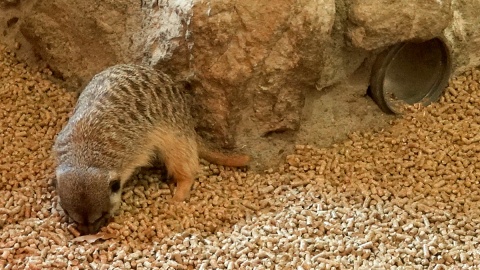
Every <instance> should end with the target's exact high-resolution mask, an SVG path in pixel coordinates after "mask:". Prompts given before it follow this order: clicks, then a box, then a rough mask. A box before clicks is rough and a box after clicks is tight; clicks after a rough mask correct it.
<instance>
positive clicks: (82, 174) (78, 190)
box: [56, 166, 122, 234]
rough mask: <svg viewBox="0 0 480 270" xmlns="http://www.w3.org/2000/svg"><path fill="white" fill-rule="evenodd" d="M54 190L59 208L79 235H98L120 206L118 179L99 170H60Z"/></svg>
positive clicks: (71, 168) (68, 168)
mask: <svg viewBox="0 0 480 270" xmlns="http://www.w3.org/2000/svg"><path fill="white" fill-rule="evenodd" d="M56 189H57V193H58V196H59V198H60V206H61V207H62V208H63V210H64V212H65V214H66V215H67V216H68V217H70V218H71V219H72V220H73V221H75V222H76V223H77V225H78V229H79V231H80V233H82V234H92V233H96V232H98V231H99V229H100V228H101V227H102V226H103V225H105V224H106V223H107V221H108V220H109V218H110V217H111V216H113V214H114V212H115V211H116V210H117V209H118V207H119V206H120V200H121V199H120V196H121V192H122V186H121V181H120V179H119V178H118V177H117V175H116V174H115V173H113V172H108V171H105V170H102V169H99V168H91V167H83V168H82V167H79V168H76V167H72V166H60V167H58V168H57V170H56Z"/></svg>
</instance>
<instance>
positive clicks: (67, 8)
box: [21, 0, 140, 87]
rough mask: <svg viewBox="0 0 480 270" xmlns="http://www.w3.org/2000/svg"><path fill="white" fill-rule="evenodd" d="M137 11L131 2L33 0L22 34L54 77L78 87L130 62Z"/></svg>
mask: <svg viewBox="0 0 480 270" xmlns="http://www.w3.org/2000/svg"><path fill="white" fill-rule="evenodd" d="M139 10H140V6H139V4H138V3H136V4H135V1H131V0H121V1H114V0H111V1H93V0H92V1H81V0H74V1H70V0H69V1H67V0H51V1H37V2H36V3H35V5H34V6H33V8H32V9H31V12H30V13H29V14H27V16H25V18H24V20H23V23H22V25H21V33H22V34H23V35H24V36H25V37H26V38H27V39H28V41H30V43H31V44H32V45H33V47H34V51H35V52H36V53H37V54H39V55H40V56H41V57H42V59H43V60H45V61H46V62H47V63H48V64H49V66H50V67H51V68H52V69H53V70H54V71H55V72H56V73H57V75H59V76H61V77H63V78H65V79H66V80H68V82H69V83H70V84H71V85H72V86H74V87H75V86H77V87H78V86H79V85H80V84H81V83H84V82H85V81H86V80H88V79H90V78H91V76H93V74H95V73H97V72H99V71H100V70H102V69H103V68H105V67H107V66H109V65H112V64H115V63H118V62H129V61H131V59H132V58H133V57H132V56H133V55H134V52H133V51H132V49H131V42H130V33H132V32H135V31H139V30H140V18H139Z"/></svg>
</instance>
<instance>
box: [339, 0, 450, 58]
mask: <svg viewBox="0 0 480 270" xmlns="http://www.w3.org/2000/svg"><path fill="white" fill-rule="evenodd" d="M348 18H349V22H350V27H349V31H348V36H349V38H350V39H351V41H352V44H353V45H354V46H356V47H360V48H364V49H367V50H373V49H377V48H380V47H383V46H389V45H393V44H395V43H398V42H401V41H406V40H412V39H416V40H428V39H431V38H434V37H436V36H438V35H440V34H441V33H442V31H443V30H444V29H445V28H446V27H447V26H448V25H449V24H450V23H451V21H452V7H451V1H436V0H418V1H410V0H399V1H391V0H352V1H351V5H350V10H349V17H348Z"/></svg>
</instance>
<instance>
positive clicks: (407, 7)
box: [0, 0, 480, 168]
mask: <svg viewBox="0 0 480 270" xmlns="http://www.w3.org/2000/svg"><path fill="white" fill-rule="evenodd" d="M380 7H381V8H380ZM0 8H1V11H0V22H2V26H0V30H1V31H3V32H4V37H5V39H4V42H5V43H7V45H11V46H15V45H16V46H17V47H21V48H23V51H22V50H21V49H20V50H19V51H18V54H19V55H20V56H23V57H24V58H25V59H28V61H29V62H33V59H36V58H35V57H34V56H36V57H37V58H38V59H40V60H41V61H43V62H46V63H47V64H48V65H49V66H50V67H51V68H52V69H53V70H54V72H55V73H56V74H57V75H58V76H59V77H61V78H63V79H64V80H65V81H66V82H67V83H68V85H69V86H70V87H71V89H72V90H77V89H79V86H80V85H81V84H83V83H85V82H87V81H88V80H89V79H90V78H91V76H93V74H95V73H96V72H98V71H100V70H101V69H103V68H105V67H107V66H109V65H112V64H115V63H121V62H143V63H145V64H149V65H153V66H155V67H156V68H158V69H162V70H164V71H166V72H168V73H170V74H171V75H172V76H174V77H176V78H178V79H185V78H187V79H188V80H190V81H191V82H192V85H193V86H194V87H193V89H194V92H195V95H196V96H197V99H196V100H197V101H198V103H197V104H195V113H196V114H195V116H196V118H197V119H198V127H197V130H198V132H199V133H200V134H201V135H202V136H203V137H204V138H205V139H207V140H210V141H212V142H215V144H216V145H218V146H219V147H224V148H234V147H240V148H243V151H246V152H250V153H251V154H253V156H254V158H256V159H255V160H256V161H257V162H258V164H256V165H258V167H259V168H260V167H265V166H274V165H275V163H276V162H277V161H278V160H279V159H280V157H281V156H282V153H285V152H288V149H291V147H292V145H293V144H294V143H298V142H307V143H317V144H320V145H324V146H326V145H329V144H331V143H333V142H335V141H336V140H339V139H343V138H344V137H345V135H346V134H347V133H349V132H352V131H355V130H365V129H369V128H371V125H373V127H380V126H382V125H384V124H385V123H386V120H388V119H390V117H389V116H386V115H384V114H382V113H381V112H380V111H379V110H378V109H377V108H376V106H375V105H374V104H373V102H372V101H371V100H370V99H368V98H366V97H365V92H366V88H367V87H368V78H369V76H370V68H371V64H372V61H373V60H374V59H375V55H376V54H377V53H379V52H380V51H382V50H383V49H385V48H387V47H388V46H391V45H394V44H396V43H398V42H402V41H409V40H418V41H421V40H428V39H430V38H433V37H441V38H442V39H443V40H445V42H446V43H447V45H448V46H449V47H450V48H451V50H452V56H453V61H454V70H455V72H461V71H464V70H465V69H468V68H471V67H473V66H477V65H479V64H480V53H479V52H478V48H479V47H480V44H479V43H480V29H479V28H478V27H477V26H478V25H480V16H478V15H477V13H478V12H477V10H480V2H478V1H467V0H451V1H437V0H418V1H409V0H399V1H388V0H276V1H274V2H272V1H267V0H248V1H247V0H232V1H224V0H223V1H222V0H210V1H208V0H173V1H168V0H142V1H141V2H140V1H134V0H117V1H114V0H108V1H94V0H70V1H67V0H49V1H35V0H23V1H22V0H2V1H0ZM14 17H16V18H18V19H14ZM359 114H360V115H359Z"/></svg>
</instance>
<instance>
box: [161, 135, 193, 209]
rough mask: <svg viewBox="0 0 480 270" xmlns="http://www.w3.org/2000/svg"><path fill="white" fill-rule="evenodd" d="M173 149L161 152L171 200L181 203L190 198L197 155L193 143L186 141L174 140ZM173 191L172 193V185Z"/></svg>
mask: <svg viewBox="0 0 480 270" xmlns="http://www.w3.org/2000/svg"><path fill="white" fill-rule="evenodd" d="M170 145H172V146H174V147H171V148H170V147H169V148H168V149H165V150H164V152H163V157H164V161H165V166H166V167H167V171H168V175H170V176H171V177H172V178H173V179H171V181H170V183H169V184H168V185H169V188H170V191H171V192H172V193H173V197H172V200H173V201H176V202H182V201H184V200H186V199H188V198H189V197H190V190H191V189H192V186H193V182H194V180H195V173H196V169H197V168H198V154H197V152H196V147H195V146H196V145H195V143H194V142H193V143H192V142H191V141H189V140H188V139H187V140H179V139H178V138H177V139H176V142H175V143H174V144H170ZM175 184H176V188H175V191H174V192H173V188H174V185H175Z"/></svg>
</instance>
